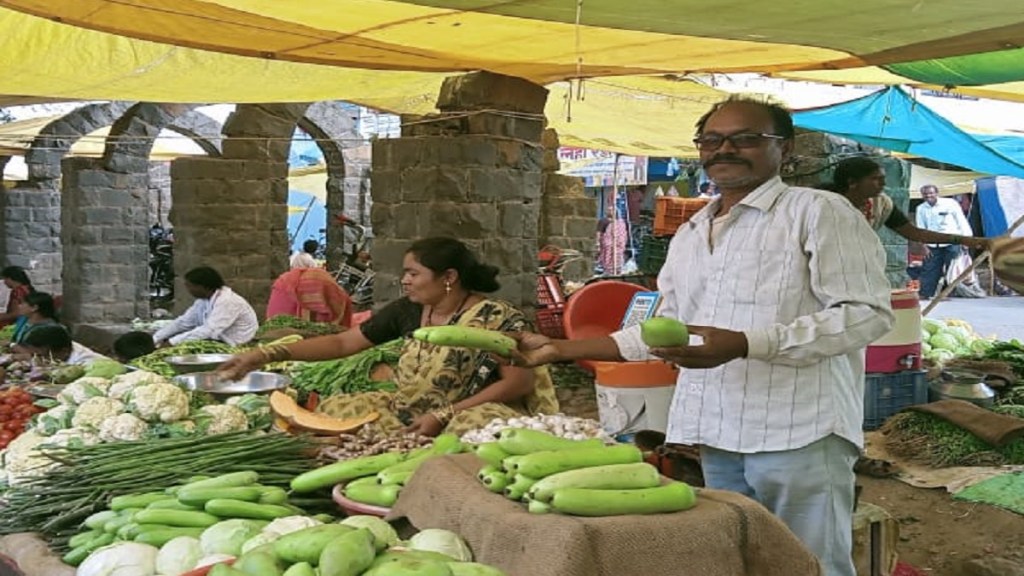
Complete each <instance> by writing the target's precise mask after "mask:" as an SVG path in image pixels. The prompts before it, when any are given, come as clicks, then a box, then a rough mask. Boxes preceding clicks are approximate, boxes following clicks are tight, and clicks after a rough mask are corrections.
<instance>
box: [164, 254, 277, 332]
mask: <svg viewBox="0 0 1024 576" xmlns="http://www.w3.org/2000/svg"><path fill="white" fill-rule="evenodd" d="M185 289H187V290H188V293H189V294H191V295H192V297H193V298H195V299H196V301H195V302H193V303H192V306H190V307H189V309H188V310H186V311H185V313H184V314H182V315H181V316H179V317H178V318H175V320H174V321H173V322H171V323H170V324H168V325H167V326H164V327H163V328H161V329H160V330H157V332H156V334H154V335H153V340H154V341H156V343H157V346H158V347H164V346H167V345H177V344H181V343H182V342H187V341H189V340H219V341H221V342H224V343H226V344H230V345H231V346H238V345H239V344H245V343H246V342H248V341H250V340H252V338H253V336H255V335H256V330H257V329H258V328H259V322H258V321H257V319H256V311H255V310H253V309H252V306H251V305H249V303H248V302H246V301H245V298H242V297H241V296H240V295H239V294H238V293H236V292H235V291H234V290H232V289H231V288H228V287H227V286H225V285H224V279H223V278H221V275H220V273H218V272H217V271H216V270H214V269H213V268H210V267H209V266H201V267H199V268H193V269H192V270H189V271H188V272H187V273H186V274H185Z"/></svg>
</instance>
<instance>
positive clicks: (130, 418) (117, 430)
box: [100, 413, 149, 442]
mask: <svg viewBox="0 0 1024 576" xmlns="http://www.w3.org/2000/svg"><path fill="white" fill-rule="evenodd" d="M147 432H149V424H146V423H145V422H144V421H142V420H140V419H139V417H138V416H136V415H134V414H128V413H125V414H118V415H117V416H111V417H110V418H107V419H106V420H104V421H103V422H101V423H100V440H102V441H104V442H117V441H118V440H123V441H128V440H142V439H143V438H145V437H146V433H147Z"/></svg>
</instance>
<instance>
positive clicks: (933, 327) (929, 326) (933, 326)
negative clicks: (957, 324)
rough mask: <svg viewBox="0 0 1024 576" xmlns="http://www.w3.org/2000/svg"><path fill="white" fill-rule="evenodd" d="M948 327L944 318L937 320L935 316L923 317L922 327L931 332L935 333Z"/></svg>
mask: <svg viewBox="0 0 1024 576" xmlns="http://www.w3.org/2000/svg"><path fill="white" fill-rule="evenodd" d="M945 327H946V323H945V322H943V321H942V320H935V319H934V318H922V319H921V328H924V329H925V331H926V332H928V333H929V334H935V333H936V332H938V331H940V330H942V329H943V328H945Z"/></svg>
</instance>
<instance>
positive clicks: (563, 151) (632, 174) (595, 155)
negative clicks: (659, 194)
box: [558, 147, 647, 188]
mask: <svg viewBox="0 0 1024 576" xmlns="http://www.w3.org/2000/svg"><path fill="white" fill-rule="evenodd" d="M558 161H559V162H560V163H561V169H560V170H559V173H561V174H565V175H566V176H576V177H577V178H582V179H583V185H584V186H586V187H588V188H594V187H601V186H613V185H615V184H618V185H619V186H643V185H645V184H647V157H646V156H624V155H622V154H616V153H615V152H605V151H602V150H589V149H586V148H568V147H564V148H559V149H558ZM616 168H617V170H616Z"/></svg>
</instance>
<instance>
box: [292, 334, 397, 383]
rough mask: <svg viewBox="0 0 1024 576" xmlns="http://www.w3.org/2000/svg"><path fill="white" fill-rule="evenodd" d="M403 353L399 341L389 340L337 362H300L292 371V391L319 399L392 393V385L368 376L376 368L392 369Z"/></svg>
mask: <svg viewBox="0 0 1024 576" xmlns="http://www.w3.org/2000/svg"><path fill="white" fill-rule="evenodd" d="M401 350H402V341H401V340H392V341H391V342H385V343H384V344H381V345H379V346H374V347H373V348H370V349H369V350H364V351H363V352H360V353H358V354H354V355H352V356H349V357H348V358H341V359H338V360H325V361H323V362H300V363H297V364H295V366H293V367H292V372H291V377H292V387H293V388H295V389H297V390H300V391H301V392H304V393H307V394H308V393H310V392H316V393H318V394H320V395H321V396H330V395H334V394H350V393H353V392H370V391H373V390H394V389H395V385H394V383H393V382H378V381H375V380H373V379H371V378H370V372H371V371H372V370H373V368H374V367H375V366H377V365H378V364H382V363H383V364H388V365H392V366H393V365H394V364H395V363H397V362H398V355H399V352H401Z"/></svg>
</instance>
